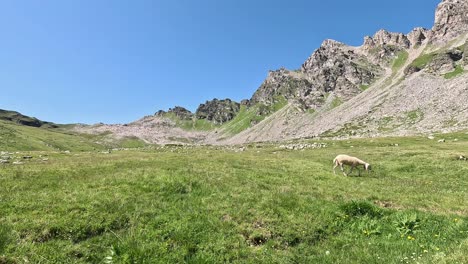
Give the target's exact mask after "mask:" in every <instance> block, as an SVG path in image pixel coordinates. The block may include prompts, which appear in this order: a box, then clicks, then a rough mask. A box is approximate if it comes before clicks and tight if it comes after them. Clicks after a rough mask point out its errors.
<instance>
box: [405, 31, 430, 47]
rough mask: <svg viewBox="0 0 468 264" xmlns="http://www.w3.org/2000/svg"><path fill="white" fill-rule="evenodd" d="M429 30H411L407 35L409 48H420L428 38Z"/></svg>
mask: <svg viewBox="0 0 468 264" xmlns="http://www.w3.org/2000/svg"><path fill="white" fill-rule="evenodd" d="M429 33H430V32H429V30H428V29H425V28H422V27H418V28H415V29H413V30H412V31H411V32H410V33H408V36H407V38H408V40H409V42H410V43H411V47H417V46H420V45H421V44H422V43H423V42H424V41H425V40H426V39H427V37H428V36H429Z"/></svg>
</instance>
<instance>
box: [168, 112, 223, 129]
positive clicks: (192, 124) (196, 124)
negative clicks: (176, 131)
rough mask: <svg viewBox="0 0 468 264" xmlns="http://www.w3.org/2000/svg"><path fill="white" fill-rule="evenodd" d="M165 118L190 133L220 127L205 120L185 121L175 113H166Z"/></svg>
mask: <svg viewBox="0 0 468 264" xmlns="http://www.w3.org/2000/svg"><path fill="white" fill-rule="evenodd" d="M164 117H166V118H169V119H171V120H172V121H174V122H175V123H176V126H178V127H180V128H182V129H184V130H188V131H192V130H193V131H209V130H213V129H216V128H218V127H220V125H217V124H215V123H213V122H210V121H208V120H205V119H197V118H194V119H191V120H184V119H181V118H179V117H177V116H176V115H175V113H165V114H164Z"/></svg>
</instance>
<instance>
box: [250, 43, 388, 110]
mask: <svg viewBox="0 0 468 264" xmlns="http://www.w3.org/2000/svg"><path fill="white" fill-rule="evenodd" d="M381 72H382V68H381V67H379V66H378V65H376V64H374V63H372V62H371V61H369V60H368V59H367V58H366V56H364V55H361V54H359V53H358V52H356V48H353V47H349V46H347V45H345V44H343V43H340V42H338V41H334V40H325V41H324V42H323V43H322V45H321V46H320V48H318V49H317V50H316V51H314V53H313V54H312V55H311V56H310V57H309V58H308V59H307V60H306V61H305V62H304V64H303V65H302V67H301V69H300V70H297V71H289V70H286V69H284V68H282V69H279V70H277V71H270V73H269V74H268V77H267V78H266V80H265V81H264V82H263V83H262V85H261V86H260V88H259V89H258V90H257V91H256V92H255V94H254V95H253V97H252V99H251V105H252V104H255V103H264V104H272V103H274V102H275V100H276V99H277V97H278V96H282V97H284V98H286V99H288V100H289V101H294V102H298V103H300V105H302V106H303V107H304V108H306V109H309V108H312V109H314V108H318V107H320V106H321V105H323V103H324V102H325V97H326V96H327V94H328V93H331V92H333V93H334V94H335V95H336V96H338V97H339V98H340V99H341V100H343V101H345V100H348V99H350V98H352V97H353V96H355V95H356V94H358V93H360V92H361V89H360V87H361V86H363V85H369V84H371V83H372V82H373V81H374V80H375V79H376V78H377V77H378V76H379V75H380V73H381Z"/></svg>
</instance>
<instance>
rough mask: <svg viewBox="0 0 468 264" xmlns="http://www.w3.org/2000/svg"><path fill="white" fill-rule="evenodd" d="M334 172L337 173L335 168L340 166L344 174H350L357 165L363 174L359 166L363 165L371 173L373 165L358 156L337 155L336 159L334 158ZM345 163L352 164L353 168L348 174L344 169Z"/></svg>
mask: <svg viewBox="0 0 468 264" xmlns="http://www.w3.org/2000/svg"><path fill="white" fill-rule="evenodd" d="M333 165H334V166H333V173H334V174H336V172H335V168H336V167H338V166H340V168H341V171H342V172H343V175H344V176H348V174H351V172H353V169H354V167H356V168H357V169H358V172H359V176H361V171H360V170H359V166H361V165H362V166H363V167H364V169H365V170H366V171H367V173H369V171H370V170H371V165H370V164H369V163H367V162H365V161H363V160H360V159H358V158H356V157H351V156H348V155H338V156H336V158H335V159H333ZM343 165H349V166H351V170H350V171H349V173H348V174H346V172H345V171H344V169H343Z"/></svg>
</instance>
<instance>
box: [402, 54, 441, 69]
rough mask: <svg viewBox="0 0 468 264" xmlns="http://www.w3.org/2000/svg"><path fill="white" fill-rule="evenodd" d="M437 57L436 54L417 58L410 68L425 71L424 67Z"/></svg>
mask: <svg viewBox="0 0 468 264" xmlns="http://www.w3.org/2000/svg"><path fill="white" fill-rule="evenodd" d="M435 55H437V54H436V53H428V54H423V55H421V56H419V57H418V58H416V59H415V60H414V61H413V62H411V64H410V65H409V66H413V67H416V68H418V69H424V67H426V66H427V64H429V63H430V62H431V61H432V59H433V58H434V56H435Z"/></svg>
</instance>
